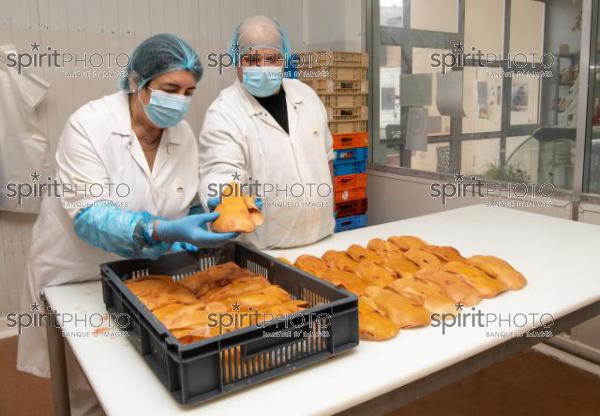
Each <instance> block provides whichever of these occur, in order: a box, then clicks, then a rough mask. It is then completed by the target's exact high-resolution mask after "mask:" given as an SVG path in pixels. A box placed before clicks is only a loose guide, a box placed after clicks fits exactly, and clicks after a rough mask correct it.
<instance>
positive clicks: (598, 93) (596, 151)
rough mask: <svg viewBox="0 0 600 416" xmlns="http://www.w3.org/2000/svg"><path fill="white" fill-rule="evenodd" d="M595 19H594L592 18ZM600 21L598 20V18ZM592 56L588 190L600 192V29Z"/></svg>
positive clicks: (599, 13)
mask: <svg viewBox="0 0 600 416" xmlns="http://www.w3.org/2000/svg"><path fill="white" fill-rule="evenodd" d="M595 18H596V19H600V7H597V13H596V16H595ZM592 21H594V20H592ZM596 21H598V20H596ZM592 51H595V52H593V53H592V56H591V57H590V66H591V67H592V71H591V73H590V86H591V89H590V91H589V93H590V94H591V95H592V96H591V97H590V100H591V103H592V108H591V119H590V120H588V126H589V127H591V128H589V131H591V134H590V137H588V140H589V141H588V145H587V146H586V148H587V149H589V150H587V151H589V152H590V157H589V162H588V166H587V174H588V175H587V178H588V179H587V184H586V185H587V189H586V190H587V192H591V193H595V194H599V193H600V31H599V32H598V34H597V38H596V39H592Z"/></svg>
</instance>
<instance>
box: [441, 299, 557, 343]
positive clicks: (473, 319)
mask: <svg viewBox="0 0 600 416" xmlns="http://www.w3.org/2000/svg"><path fill="white" fill-rule="evenodd" d="M455 306H456V313H434V314H432V315H431V326H433V327H434V328H440V329H441V331H442V335H445V334H446V333H447V332H448V331H449V329H450V328H490V330H489V331H486V336H487V337H505V336H525V337H548V338H549V337H552V336H553V334H552V331H551V329H552V326H553V325H554V316H552V314H550V313H547V312H543V313H539V312H514V313H502V312H483V311H482V310H480V309H477V308H475V307H471V309H470V311H463V307H464V306H465V305H464V304H463V303H461V302H458V303H457V304H456V305H455ZM526 328H533V330H527V329H526Z"/></svg>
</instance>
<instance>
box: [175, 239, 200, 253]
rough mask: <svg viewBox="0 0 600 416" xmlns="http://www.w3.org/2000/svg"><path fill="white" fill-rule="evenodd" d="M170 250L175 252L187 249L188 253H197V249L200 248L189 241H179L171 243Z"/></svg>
mask: <svg viewBox="0 0 600 416" xmlns="http://www.w3.org/2000/svg"><path fill="white" fill-rule="evenodd" d="M171 250H172V251H175V252H179V251H187V252H188V253H197V252H198V251H200V249H199V248H198V247H196V246H195V245H193V244H190V243H184V242H181V241H177V242H175V243H173V245H172V246H171Z"/></svg>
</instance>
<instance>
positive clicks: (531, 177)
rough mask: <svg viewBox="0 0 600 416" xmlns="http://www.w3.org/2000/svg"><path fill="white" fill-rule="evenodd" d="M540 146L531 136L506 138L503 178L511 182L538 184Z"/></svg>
mask: <svg viewBox="0 0 600 416" xmlns="http://www.w3.org/2000/svg"><path fill="white" fill-rule="evenodd" d="M539 152H540V146H539V142H538V141H537V140H535V139H534V138H533V137H531V136H515V137H507V138H506V163H505V166H504V172H502V173H503V176H504V177H507V178H509V179H510V180H511V181H513V182H528V183H539V182H538V166H539V158H538V155H539Z"/></svg>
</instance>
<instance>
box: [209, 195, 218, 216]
mask: <svg viewBox="0 0 600 416" xmlns="http://www.w3.org/2000/svg"><path fill="white" fill-rule="evenodd" d="M220 203H221V197H220V196H214V197H212V198H208V200H207V201H206V205H207V206H208V209H209V210H210V212H213V211H214V210H215V208H216V207H217V206H218V205H219V204H220Z"/></svg>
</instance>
